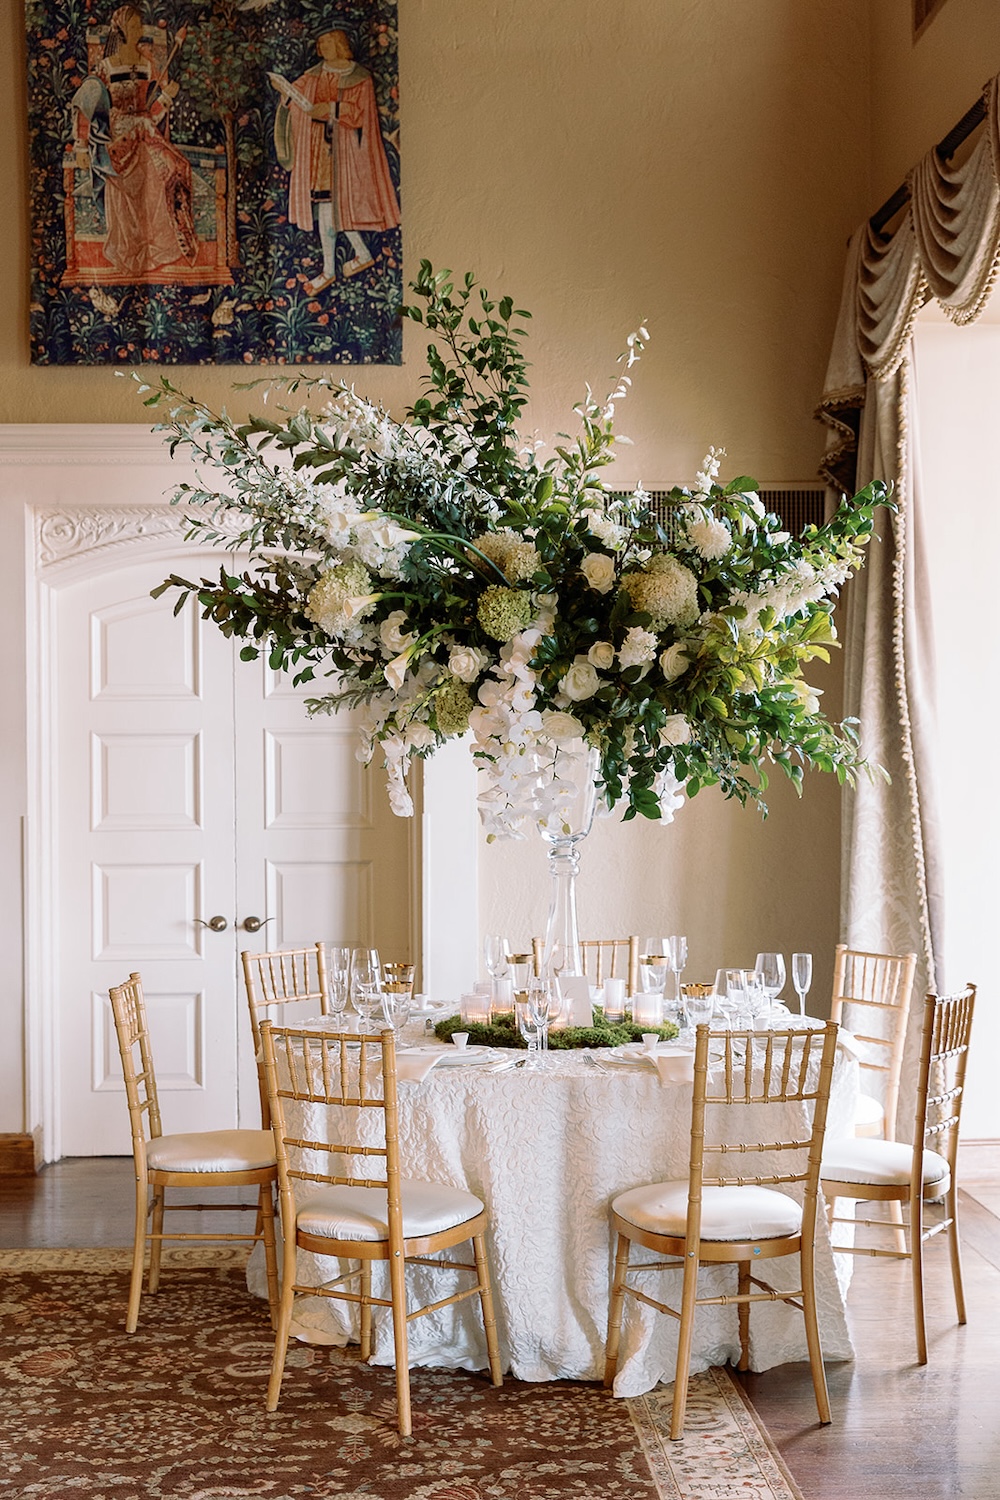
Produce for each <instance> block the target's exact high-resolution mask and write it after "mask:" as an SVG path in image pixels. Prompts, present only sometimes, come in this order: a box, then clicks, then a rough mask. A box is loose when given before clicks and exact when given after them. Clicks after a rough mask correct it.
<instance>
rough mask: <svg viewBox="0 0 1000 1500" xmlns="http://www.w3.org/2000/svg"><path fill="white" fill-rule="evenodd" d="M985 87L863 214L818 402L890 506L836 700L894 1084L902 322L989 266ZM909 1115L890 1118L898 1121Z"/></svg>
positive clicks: (993, 256)
mask: <svg viewBox="0 0 1000 1500" xmlns="http://www.w3.org/2000/svg"><path fill="white" fill-rule="evenodd" d="M984 101H985V104H986V119H985V122H984V124H983V126H982V128H981V130H980V131H979V132H978V134H977V136H976V137H975V139H974V142H973V143H972V144H971V146H967V147H966V148H965V151H964V155H963V157H962V159H961V160H959V161H956V162H955V163H954V164H953V165H945V164H944V163H943V162H942V161H941V160H940V158H939V157H938V155H937V153H936V152H934V151H931V152H930V153H929V154H928V155H927V156H926V157H925V158H924V159H923V160H922V161H921V162H919V163H918V164H917V166H916V167H914V168H913V170H912V172H911V173H910V176H909V179H908V185H909V188H910V193H911V199H910V202H909V204H908V205H907V207H906V209H905V212H904V213H903V216H902V218H901V220H900V221H899V222H898V224H897V227H896V228H895V229H894V230H892V231H891V233H887V234H883V233H879V232H877V231H874V230H872V228H871V227H870V225H869V224H867V223H865V224H862V225H861V227H860V228H859V229H858V230H857V231H856V233H855V234H854V236H853V238H852V240H851V245H850V250H849V253H848V260H847V268H846V272H845V276H844V288H843V295H842V299H841V307H840V315H839V318H838V321H837V329H836V334H835V337H834V344H833V350H832V353H831V357H830V364H829V367H828V370H827V378H826V382H825V387H824V394H823V400H822V403H821V406H820V409H819V413H818V414H819V416H820V417H821V418H822V420H823V421H825V422H826V424H827V426H828V428H829V433H828V440H827V451H826V457H825V464H824V473H825V475H826V477H827V478H828V479H829V481H830V483H831V484H833V485H834V486H835V487H836V488H838V489H842V490H851V489H854V488H858V489H860V488H861V486H862V485H865V484H867V483H868V482H869V480H872V479H884V480H887V481H891V482H892V484H893V486H894V498H895V501H896V505H897V510H896V512H895V514H890V513H889V512H886V511H881V512H879V513H878V526H877V528H876V539H875V540H873V543H872V546H871V547H870V549H869V554H868V561H867V563H866V566H865V569H864V571H863V572H862V573H861V574H859V576H858V577H857V578H856V579H855V580H854V581H853V582H852V584H851V585H850V594H849V597H848V599H847V624H846V630H845V700H846V701H845V712H846V713H847V714H852V715H856V716H857V717H858V718H859V719H860V720H861V730H862V740H863V744H864V746H865V750H866V753H867V754H868V756H869V758H870V759H871V760H873V761H875V762H877V763H878V764H880V765H882V766H884V767H885V768H886V770H887V771H888V772H889V773H890V775H891V778H892V780H891V783H888V784H887V783H885V782H884V781H882V780H880V779H876V780H874V781H871V782H869V781H866V780H862V781H861V782H860V783H859V785H858V787H857V789H856V790H855V791H854V792H851V793H849V794H848V796H847V797H846V799H845V805H844V825H843V845H842V848H843V856H842V885H841V891H842V898H841V930H842V933H843V936H844V941H846V942H847V943H849V944H850V945H851V946H852V947H856V948H866V949H874V950H878V951H882V952H894V953H903V952H909V951H910V950H911V949H912V950H915V951H916V953H917V955H918V959H919V960H920V964H919V968H918V974H917V993H916V997H915V998H916V1001H917V1002H918V1003H915V1005H914V1008H913V1012H912V1015H911V1025H910V1036H909V1038H908V1042H907V1053H906V1057H905V1060H904V1095H905V1093H911V1092H912V1090H907V1089H906V1088H905V1080H906V1079H908V1078H912V1076H913V1075H914V1072H915V1065H916V1054H917V1048H918V1043H919V1026H920V1019H921V1006H920V1005H919V995H920V991H921V990H922V989H934V988H936V987H937V986H938V984H942V985H943V984H944V983H945V977H944V975H943V974H942V972H941V966H940V952H941V946H940V935H941V930H942V901H943V895H942V892H941V889H940V883H939V879H938V863H939V861H938V839H937V829H936V814H935V798H934V787H935V773H934V764H933V757H934V738H935V736H934V702H935V695H934V662H933V653H932V649H931V643H930V630H929V618H928V616H929V591H928V589H927V584H926V572H925V567H924V560H923V532H924V528H923V527H922V525H921V503H922V496H921V489H920V472H919V444H918V442H917V433H916V400H915V394H916V393H915V391H914V375H913V345H912V332H913V324H914V320H915V319H916V316H917V313H918V312H919V311H920V308H921V307H922V306H923V305H924V303H925V302H927V301H929V300H930V299H931V298H934V299H936V301H937V302H938V303H940V305H941V307H942V308H943V309H944V311H945V312H946V314H947V315H948V317H949V318H951V319H952V321H953V322H955V323H958V324H964V323H970V322H972V321H973V320H974V319H975V318H976V317H978V315H979V314H980V312H981V311H982V309H983V307H984V306H985V305H986V303H987V301H988V300H989V297H990V294H991V292H992V290H993V284H994V281H995V278H996V275H997V271H998V268H1000V122H998V87H997V80H996V79H993V80H991V81H990V83H989V84H987V86H986V88H985V90H984ZM859 414H860V421H859V420H858V418H859ZM966 977H967V976H965V975H959V976H952V978H953V979H961V980H962V981H964V980H965V978H966ZM907 1125H908V1122H907V1121H906V1120H905V1118H904V1119H901V1122H900V1128H901V1129H902V1128H906V1127H907Z"/></svg>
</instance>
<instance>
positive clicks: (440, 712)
mask: <svg viewBox="0 0 1000 1500" xmlns="http://www.w3.org/2000/svg"><path fill="white" fill-rule="evenodd" d="M472 708H473V703H472V694H471V693H470V692H469V689H468V688H467V687H466V685H465V683H464V682H459V680H458V678H457V677H452V678H451V679H450V680H449V681H448V682H446V683H445V684H444V686H443V687H441V688H439V689H438V691H437V692H436V693H435V694H434V717H435V718H436V719H437V727H438V732H439V733H440V734H444V735H451V734H464V733H465V731H466V730H467V729H468V727H469V715H470V714H471V712H472Z"/></svg>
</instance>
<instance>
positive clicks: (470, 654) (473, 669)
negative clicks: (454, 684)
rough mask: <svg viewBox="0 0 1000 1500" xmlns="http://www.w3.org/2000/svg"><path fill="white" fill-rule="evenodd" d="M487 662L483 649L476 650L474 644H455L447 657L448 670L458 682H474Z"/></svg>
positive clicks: (487, 658)
mask: <svg viewBox="0 0 1000 1500" xmlns="http://www.w3.org/2000/svg"><path fill="white" fill-rule="evenodd" d="M488 662H489V657H488V655H487V654H486V652H485V651H478V650H477V649H476V647H475V646H456V647H455V649H454V650H453V651H452V653H451V655H450V656H449V657H448V671H449V672H450V673H451V675H452V676H453V677H457V678H458V680H459V682H475V680H476V678H477V677H478V676H479V674H480V672H482V670H483V668H484V667H485V666H486V665H487V664H488Z"/></svg>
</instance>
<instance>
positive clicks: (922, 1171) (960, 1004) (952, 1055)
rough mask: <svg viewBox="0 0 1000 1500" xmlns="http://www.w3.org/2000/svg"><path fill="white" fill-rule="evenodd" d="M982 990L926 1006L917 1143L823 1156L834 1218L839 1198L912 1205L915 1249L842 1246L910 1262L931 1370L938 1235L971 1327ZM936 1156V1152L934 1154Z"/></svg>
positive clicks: (920, 1350) (833, 1148) (856, 1143)
mask: <svg viewBox="0 0 1000 1500" xmlns="http://www.w3.org/2000/svg"><path fill="white" fill-rule="evenodd" d="M975 1001H976V987H975V985H972V984H969V985H966V987H965V989H964V990H961V991H960V992H959V993H957V994H954V995H928V996H927V998H926V1000H925V1002H924V1024H923V1031H922V1035H921V1049H920V1067H919V1071H918V1075H917V1107H916V1118H915V1121H914V1130H913V1141H912V1143H910V1142H907V1141H893V1140H870V1139H858V1138H857V1137H850V1136H849V1137H847V1138H846V1139H844V1140H831V1141H829V1142H828V1143H827V1147H826V1150H825V1151H824V1153H823V1168H822V1185H823V1192H824V1194H825V1195H826V1198H827V1200H828V1203H829V1205H830V1209H831V1213H832V1211H833V1204H834V1201H835V1200H836V1199H837V1198H854V1199H857V1200H860V1201H865V1202H874V1203H890V1204H894V1205H905V1206H906V1207H907V1208H908V1209H909V1223H908V1244H907V1245H906V1246H905V1248H896V1249H894V1250H890V1249H886V1248H883V1247H881V1246H879V1247H871V1246H866V1245H851V1246H847V1245H838V1246H837V1250H838V1251H841V1250H843V1251H845V1252H846V1253H850V1254H852V1255H872V1256H888V1257H890V1258H891V1259H894V1260H909V1262H910V1266H911V1269H912V1273H913V1316H914V1321H915V1323H916V1333H917V1361H918V1363H919V1364H922V1365H925V1364H926V1363H927V1331H926V1323H925V1318H924V1272H923V1247H924V1244H925V1243H926V1241H927V1240H929V1239H931V1238H932V1236H934V1235H937V1234H946V1235H947V1236H948V1249H949V1253H950V1259H951V1277H952V1284H953V1286H954V1290H955V1306H956V1309H957V1312H958V1321H959V1323H964V1322H965V1295H964V1291H963V1288H962V1252H961V1244H960V1242H959V1237H958V1184H957V1181H956V1173H957V1167H958V1130H959V1123H960V1120H961V1114H962V1100H963V1098H964V1094H965V1069H966V1063H967V1060H968V1053H969V1035H970V1032H971V1030H972V1013H973V1010H974V1009H975ZM932 1145H933V1147H934V1148H936V1149H931V1147H932ZM939 1200H943V1202H944V1212H943V1216H942V1217H941V1218H940V1219H939V1220H938V1221H937V1222H936V1223H934V1224H930V1225H927V1224H925V1223H924V1204H925V1202H934V1201H939ZM831 1223H832V1224H841V1223H848V1224H861V1225H864V1226H866V1228H869V1229H886V1228H889V1229H892V1230H893V1232H895V1229H896V1225H895V1223H892V1224H886V1222H885V1221H884V1220H881V1219H841V1218H837V1217H832V1218H831Z"/></svg>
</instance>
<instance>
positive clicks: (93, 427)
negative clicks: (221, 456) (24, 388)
mask: <svg viewBox="0 0 1000 1500" xmlns="http://www.w3.org/2000/svg"><path fill="white" fill-rule="evenodd" d="M186 462H189V460H187V459H186V458H183V457H178V458H176V459H174V458H171V456H170V447H169V444H168V442H167V439H166V437H165V435H164V434H163V433H159V432H153V431H152V429H151V428H150V427H140V426H135V425H134V424H131V423H129V424H125V423H115V424H112V423H110V422H87V423H84V422H33V423H25V422H22V423H13V422H12V423H6V424H4V425H2V426H0V464H3V465H5V466H7V465H11V464H23V465H27V466H30V467H34V466H36V465H43V466H46V467H47V466H49V465H53V464H55V465H65V464H71V465H73V466H75V467H79V466H81V465H86V466H87V467H90V465H92V464H93V465H98V466H103V465H112V466H119V465H122V464H136V463H142V464H153V465H156V466H157V467H160V466H162V467H164V468H167V467H170V466H171V465H172V466H173V467H174V468H175V469H176V468H178V467H179V466H180V465H182V464H184V463H186Z"/></svg>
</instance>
